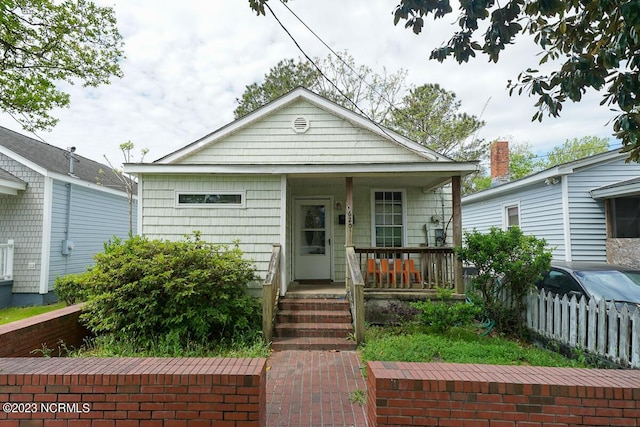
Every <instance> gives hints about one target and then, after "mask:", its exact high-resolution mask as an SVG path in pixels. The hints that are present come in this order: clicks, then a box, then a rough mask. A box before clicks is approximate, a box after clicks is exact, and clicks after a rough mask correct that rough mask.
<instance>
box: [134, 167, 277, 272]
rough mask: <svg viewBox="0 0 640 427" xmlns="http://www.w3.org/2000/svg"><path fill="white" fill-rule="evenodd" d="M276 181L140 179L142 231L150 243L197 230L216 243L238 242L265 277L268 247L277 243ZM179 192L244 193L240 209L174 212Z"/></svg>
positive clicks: (269, 178) (262, 178)
mask: <svg viewBox="0 0 640 427" xmlns="http://www.w3.org/2000/svg"><path fill="white" fill-rule="evenodd" d="M280 186H281V184H280V177H279V176H253V177H245V176H214V175H188V176H187V175H177V176H169V175H167V176H159V175H145V176H144V185H143V199H144V202H143V204H142V206H143V212H142V215H143V218H142V222H143V225H142V232H143V234H144V235H145V236H148V237H149V238H152V239H169V240H181V239H183V238H184V236H185V235H187V234H193V232H194V231H199V232H201V234H202V238H203V239H204V240H206V241H208V242H212V243H215V244H225V245H231V244H233V243H234V242H236V241H237V242H238V243H239V247H240V249H241V250H242V251H243V252H244V254H245V257H246V258H247V259H250V260H252V261H254V262H255V263H256V266H257V268H258V272H259V274H260V275H261V277H262V278H264V275H265V272H266V270H267V268H268V264H269V258H270V256H271V248H272V247H273V244H274V243H278V242H280V241H281V240H282V239H281V236H280V210H281V205H280V198H281V189H280ZM176 190H179V191H195V192H199V191H202V192H215V191H245V192H246V207H245V208H176V206H175V194H176Z"/></svg>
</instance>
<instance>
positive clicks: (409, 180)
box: [287, 174, 451, 190]
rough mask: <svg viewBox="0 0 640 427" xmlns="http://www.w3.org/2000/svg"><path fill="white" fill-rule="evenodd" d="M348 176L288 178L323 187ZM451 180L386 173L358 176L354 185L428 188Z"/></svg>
mask: <svg viewBox="0 0 640 427" xmlns="http://www.w3.org/2000/svg"><path fill="white" fill-rule="evenodd" d="M345 178H346V176H326V175H320V176H308V175H307V176H289V177H288V178H287V179H288V180H289V182H291V183H292V184H304V185H305V186H313V187H322V186H331V185H344V183H345ZM450 181H451V177H450V176H424V175H412V174H406V175H397V174H386V175H380V176H358V177H354V178H353V185H354V186H355V187H357V186H358V185H364V186H369V187H387V188H390V187H422V188H424V189H426V190H430V189H432V188H437V187H440V186H442V185H444V184H447V183H449V182H450Z"/></svg>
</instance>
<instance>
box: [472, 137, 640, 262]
mask: <svg viewBox="0 0 640 427" xmlns="http://www.w3.org/2000/svg"><path fill="white" fill-rule="evenodd" d="M505 144H507V143H506V142H498V143H497V144H494V145H492V161H491V166H492V175H494V176H493V178H494V179H495V180H496V181H499V182H502V184H500V185H496V186H494V187H492V188H490V189H487V190H484V191H480V192H478V193H475V194H470V195H468V196H465V197H463V198H462V214H463V221H462V224H463V228H464V229H466V230H468V231H471V230H472V229H477V230H478V231H481V232H486V231H488V230H489V228H490V227H499V228H506V227H509V226H512V225H517V226H519V227H520V228H521V229H522V231H523V232H524V233H526V234H532V235H535V236H537V237H540V238H544V239H545V240H546V241H547V243H548V245H549V247H550V248H551V249H552V251H553V258H554V259H555V260H558V261H594V262H610V263H614V264H625V265H630V266H635V267H640V164H638V163H635V162H626V159H627V157H628V154H627V153H620V151H619V150H613V151H609V152H606V153H601V154H597V155H594V156H590V157H586V158H583V159H579V160H576V161H573V162H569V163H565V164H561V165H558V166H555V167H552V168H550V169H546V170H544V171H541V172H538V173H535V174H533V175H530V176H527V177H525V178H522V179H519V180H514V181H510V182H509V180H508V179H504V175H503V173H504V172H507V171H508V161H509V160H508V146H507V147H506V151H505V150H503V149H504V148H505ZM500 145H502V148H499V146H500ZM496 147H498V148H496ZM500 153H506V158H502V159H500ZM494 154H497V155H494ZM505 162H506V166H505V165H504V163H505ZM501 165H502V166H501ZM494 170H498V171H502V172H497V173H495V172H494Z"/></svg>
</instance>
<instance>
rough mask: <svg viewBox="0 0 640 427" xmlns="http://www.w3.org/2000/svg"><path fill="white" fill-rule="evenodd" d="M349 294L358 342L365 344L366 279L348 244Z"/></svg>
mask: <svg viewBox="0 0 640 427" xmlns="http://www.w3.org/2000/svg"><path fill="white" fill-rule="evenodd" d="M346 281H347V296H348V298H349V303H350V305H351V316H352V319H353V329H354V338H355V340H356V344H357V345H360V344H364V280H363V279H362V272H361V270H360V264H359V262H358V257H357V256H356V253H355V250H354V248H353V246H347V275H346Z"/></svg>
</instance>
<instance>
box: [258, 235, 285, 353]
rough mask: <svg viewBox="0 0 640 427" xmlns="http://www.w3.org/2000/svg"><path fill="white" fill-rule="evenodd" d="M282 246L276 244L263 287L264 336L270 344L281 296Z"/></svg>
mask: <svg viewBox="0 0 640 427" xmlns="http://www.w3.org/2000/svg"><path fill="white" fill-rule="evenodd" d="M280 249H281V248H280V245H279V244H274V245H273V250H272V251H271V261H269V270H268V271H267V277H266V278H265V280H264V284H263V285H262V336H263V337H264V340H265V342H266V343H267V344H268V343H270V342H271V339H272V338H273V325H274V323H275V316H276V309H277V306H278V297H279V296H280V286H281V280H280V252H281V251H280Z"/></svg>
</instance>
